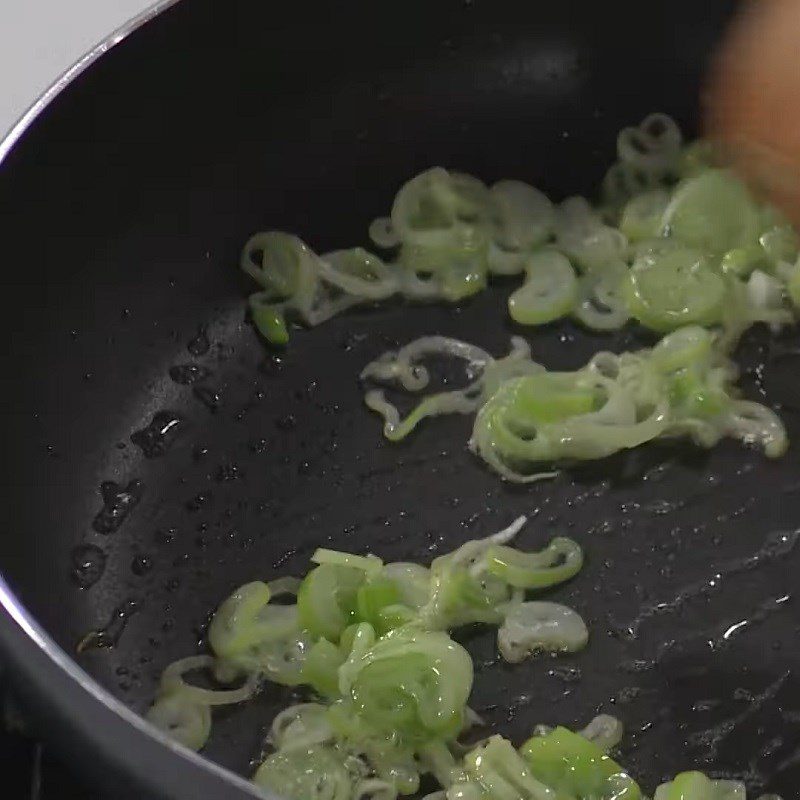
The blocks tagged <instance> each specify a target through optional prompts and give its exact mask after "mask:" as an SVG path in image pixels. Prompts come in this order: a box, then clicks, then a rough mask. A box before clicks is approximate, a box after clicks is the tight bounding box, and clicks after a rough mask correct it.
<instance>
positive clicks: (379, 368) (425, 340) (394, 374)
mask: <svg viewBox="0 0 800 800" xmlns="http://www.w3.org/2000/svg"><path fill="white" fill-rule="evenodd" d="M436 355H440V356H448V357H452V358H460V359H463V361H465V362H466V366H467V370H468V371H472V372H478V371H481V370H483V368H484V367H485V366H486V365H487V364H489V363H490V362H492V361H493V360H494V359H493V358H492V357H491V356H490V355H489V353H488V352H486V350H483V349H482V348H480V347H476V346H475V345H471V344H469V343H468V342H462V341H461V340H459V339H452V338H450V337H447V336H423V337H421V338H419V339H415V340H414V341H413V342H410V343H409V344H407V345H405V346H404V347H401V348H400V349H399V350H397V351H396V352H393V351H390V352H388V353H384V354H383V355H382V356H380V357H379V358H377V359H375V361H372V362H370V363H369V364H367V366H366V367H364V369H363V370H361V375H360V377H361V379H362V380H365V379H367V378H371V379H374V380H378V381H382V382H395V381H396V382H397V383H399V384H400V385H401V386H402V387H403V388H404V389H406V390H408V391H412V392H417V391H420V390H421V389H424V388H425V387H426V386H427V385H428V382H429V380H430V375H429V374H428V370H427V369H426V368H425V367H424V366H422V365H421V364H419V361H420V360H421V359H423V358H425V357H429V356H436Z"/></svg>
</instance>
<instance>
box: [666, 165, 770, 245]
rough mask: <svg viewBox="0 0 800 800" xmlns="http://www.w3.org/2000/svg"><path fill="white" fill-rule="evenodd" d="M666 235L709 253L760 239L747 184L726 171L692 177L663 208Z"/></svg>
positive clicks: (711, 170) (755, 214)
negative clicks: (664, 208)
mask: <svg viewBox="0 0 800 800" xmlns="http://www.w3.org/2000/svg"><path fill="white" fill-rule="evenodd" d="M662 226H663V231H664V233H665V235H669V236H671V237H674V238H676V239H678V240H680V241H681V242H683V243H684V244H685V245H687V246H688V247H693V248H697V249H698V250H701V251H703V252H707V253H719V254H721V253H724V252H725V251H727V250H731V249H732V248H734V247H742V246H746V245H748V244H750V243H752V242H755V241H756V240H757V238H758V215H757V213H756V209H755V205H754V203H753V201H752V198H751V197H750V195H749V193H748V191H747V189H746V188H745V186H744V184H743V183H742V182H741V181H739V180H738V179H737V178H735V177H734V176H733V175H732V174H731V173H729V172H726V171H724V170H716V169H709V170H706V171H705V172H702V173H700V174H699V175H698V176H697V177H695V178H690V179H689V180H687V181H686V182H685V183H683V184H682V185H681V186H679V187H678V189H677V190H676V191H675V193H674V194H673V196H672V200H671V201H670V203H669V205H668V206H667V208H666V210H665V211H664V216H663V219H662Z"/></svg>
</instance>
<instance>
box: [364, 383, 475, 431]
mask: <svg viewBox="0 0 800 800" xmlns="http://www.w3.org/2000/svg"><path fill="white" fill-rule="evenodd" d="M364 403H365V404H366V406H367V408H370V409H371V410H372V411H375V412H377V413H378V414H380V415H381V416H382V417H383V420H384V422H383V435H384V436H385V437H386V438H387V439H389V440H390V441H392V442H399V441H400V440H401V439H405V437H406V436H408V434H409V433H411V431H413V430H414V429H415V428H416V427H417V425H419V423H420V422H422V420H423V419H426V418H427V417H438V416H441V415H444V414H472V413H473V412H475V411H476V410H477V408H478V406H479V402H478V400H477V398H476V399H473V398H469V397H466V396H465V395H464V393H463V392H441V393H440V394H434V395H431V396H430V397H426V398H425V399H424V400H423V401H422V402H421V403H419V405H417V406H416V407H415V408H414V409H413V410H412V411H411V412H409V414H408V415H407V416H406V417H404V418H403V419H401V418H400V412H399V411H398V410H397V407H396V406H394V405H393V404H392V403H390V402H389V401H388V400H387V399H386V395H385V393H384V392H383V390H381V389H373V390H371V391H369V392H367V394H366V395H365V396H364Z"/></svg>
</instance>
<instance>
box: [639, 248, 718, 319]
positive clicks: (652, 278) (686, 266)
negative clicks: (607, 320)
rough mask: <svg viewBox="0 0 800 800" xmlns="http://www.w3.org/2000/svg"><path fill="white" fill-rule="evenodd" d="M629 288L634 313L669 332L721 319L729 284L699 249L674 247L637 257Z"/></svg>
mask: <svg viewBox="0 0 800 800" xmlns="http://www.w3.org/2000/svg"><path fill="white" fill-rule="evenodd" d="M627 291H628V294H627V297H628V307H629V309H630V312H631V314H632V315H633V316H634V317H636V318H637V319H638V320H639V322H641V323H642V324H643V325H645V326H646V327H648V328H652V329H653V330H655V331H661V332H667V331H671V330H675V329H676V328H680V327H682V326H683V325H691V324H699V325H713V324H714V323H717V322H719V321H720V320H721V319H722V314H723V309H724V304H725V294H726V287H725V281H724V280H723V279H722V277H721V276H720V275H718V274H717V273H716V272H714V271H713V270H712V269H711V268H710V267H709V265H708V263H707V261H706V259H705V258H704V257H703V256H702V255H701V254H700V253H699V252H698V251H696V250H690V249H674V250H671V251H668V252H664V253H661V254H657V253H651V254H648V255H645V256H644V257H641V258H639V259H637V261H636V262H635V263H634V265H633V267H632V269H631V272H630V281H629V283H628V287H627Z"/></svg>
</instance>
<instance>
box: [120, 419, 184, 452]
mask: <svg viewBox="0 0 800 800" xmlns="http://www.w3.org/2000/svg"><path fill="white" fill-rule="evenodd" d="M183 426H184V420H183V418H182V417H180V416H179V415H178V414H175V413H173V412H172V411H159V412H158V413H157V414H155V415H154V416H153V419H152V421H151V422H150V424H149V425H147V426H146V427H144V428H142V429H141V430H139V431H136V432H135V433H132V434H131V441H132V442H133V443H134V444H135V445H136V446H137V447H140V448H141V450H142V452H143V453H144V455H145V458H157V457H158V456H163V455H164V453H166V452H167V450H169V448H170V447H171V446H172V444H173V442H174V441H175V439H176V438H177V436H178V434H179V432H180V430H181V428H183Z"/></svg>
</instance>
